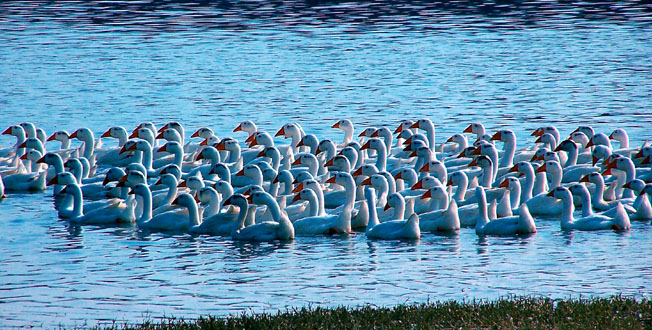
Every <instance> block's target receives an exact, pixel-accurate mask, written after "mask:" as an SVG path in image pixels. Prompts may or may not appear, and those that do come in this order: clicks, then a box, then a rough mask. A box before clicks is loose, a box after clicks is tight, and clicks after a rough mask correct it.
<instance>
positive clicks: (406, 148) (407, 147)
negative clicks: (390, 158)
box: [403, 144, 412, 151]
mask: <svg viewBox="0 0 652 330" xmlns="http://www.w3.org/2000/svg"><path fill="white" fill-rule="evenodd" d="M403 151H412V145H411V144H408V145H406V146H405V148H403Z"/></svg>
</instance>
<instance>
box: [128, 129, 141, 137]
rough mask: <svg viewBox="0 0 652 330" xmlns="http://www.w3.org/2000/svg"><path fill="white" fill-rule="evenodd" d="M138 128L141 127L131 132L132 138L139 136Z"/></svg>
mask: <svg viewBox="0 0 652 330" xmlns="http://www.w3.org/2000/svg"><path fill="white" fill-rule="evenodd" d="M138 130H139V128H136V129H135V130H134V131H133V132H131V135H129V138H130V139H133V138H137V137H138Z"/></svg>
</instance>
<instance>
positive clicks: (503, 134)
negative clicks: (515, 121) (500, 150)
mask: <svg viewBox="0 0 652 330" xmlns="http://www.w3.org/2000/svg"><path fill="white" fill-rule="evenodd" d="M491 140H494V141H502V142H508V141H516V135H515V134H514V131H512V130H511V129H504V130H500V131H498V132H496V133H495V134H494V135H492V136H491Z"/></svg>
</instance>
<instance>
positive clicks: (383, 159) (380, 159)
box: [374, 148, 387, 172]
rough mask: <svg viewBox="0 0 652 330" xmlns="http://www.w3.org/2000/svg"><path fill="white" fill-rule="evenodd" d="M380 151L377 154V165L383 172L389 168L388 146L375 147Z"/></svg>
mask: <svg viewBox="0 0 652 330" xmlns="http://www.w3.org/2000/svg"><path fill="white" fill-rule="evenodd" d="M374 150H376V152H378V155H377V156H376V157H377V158H376V167H377V168H378V171H380V172H383V171H385V169H386V168H387V149H386V148H376V149H374Z"/></svg>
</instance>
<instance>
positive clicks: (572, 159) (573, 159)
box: [564, 148, 577, 167]
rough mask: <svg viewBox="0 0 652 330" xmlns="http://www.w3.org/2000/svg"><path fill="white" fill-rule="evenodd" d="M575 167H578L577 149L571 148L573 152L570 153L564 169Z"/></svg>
mask: <svg viewBox="0 0 652 330" xmlns="http://www.w3.org/2000/svg"><path fill="white" fill-rule="evenodd" d="M574 165H577V148H571V150H570V151H569V152H568V160H566V164H564V167H569V166H574Z"/></svg>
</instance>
